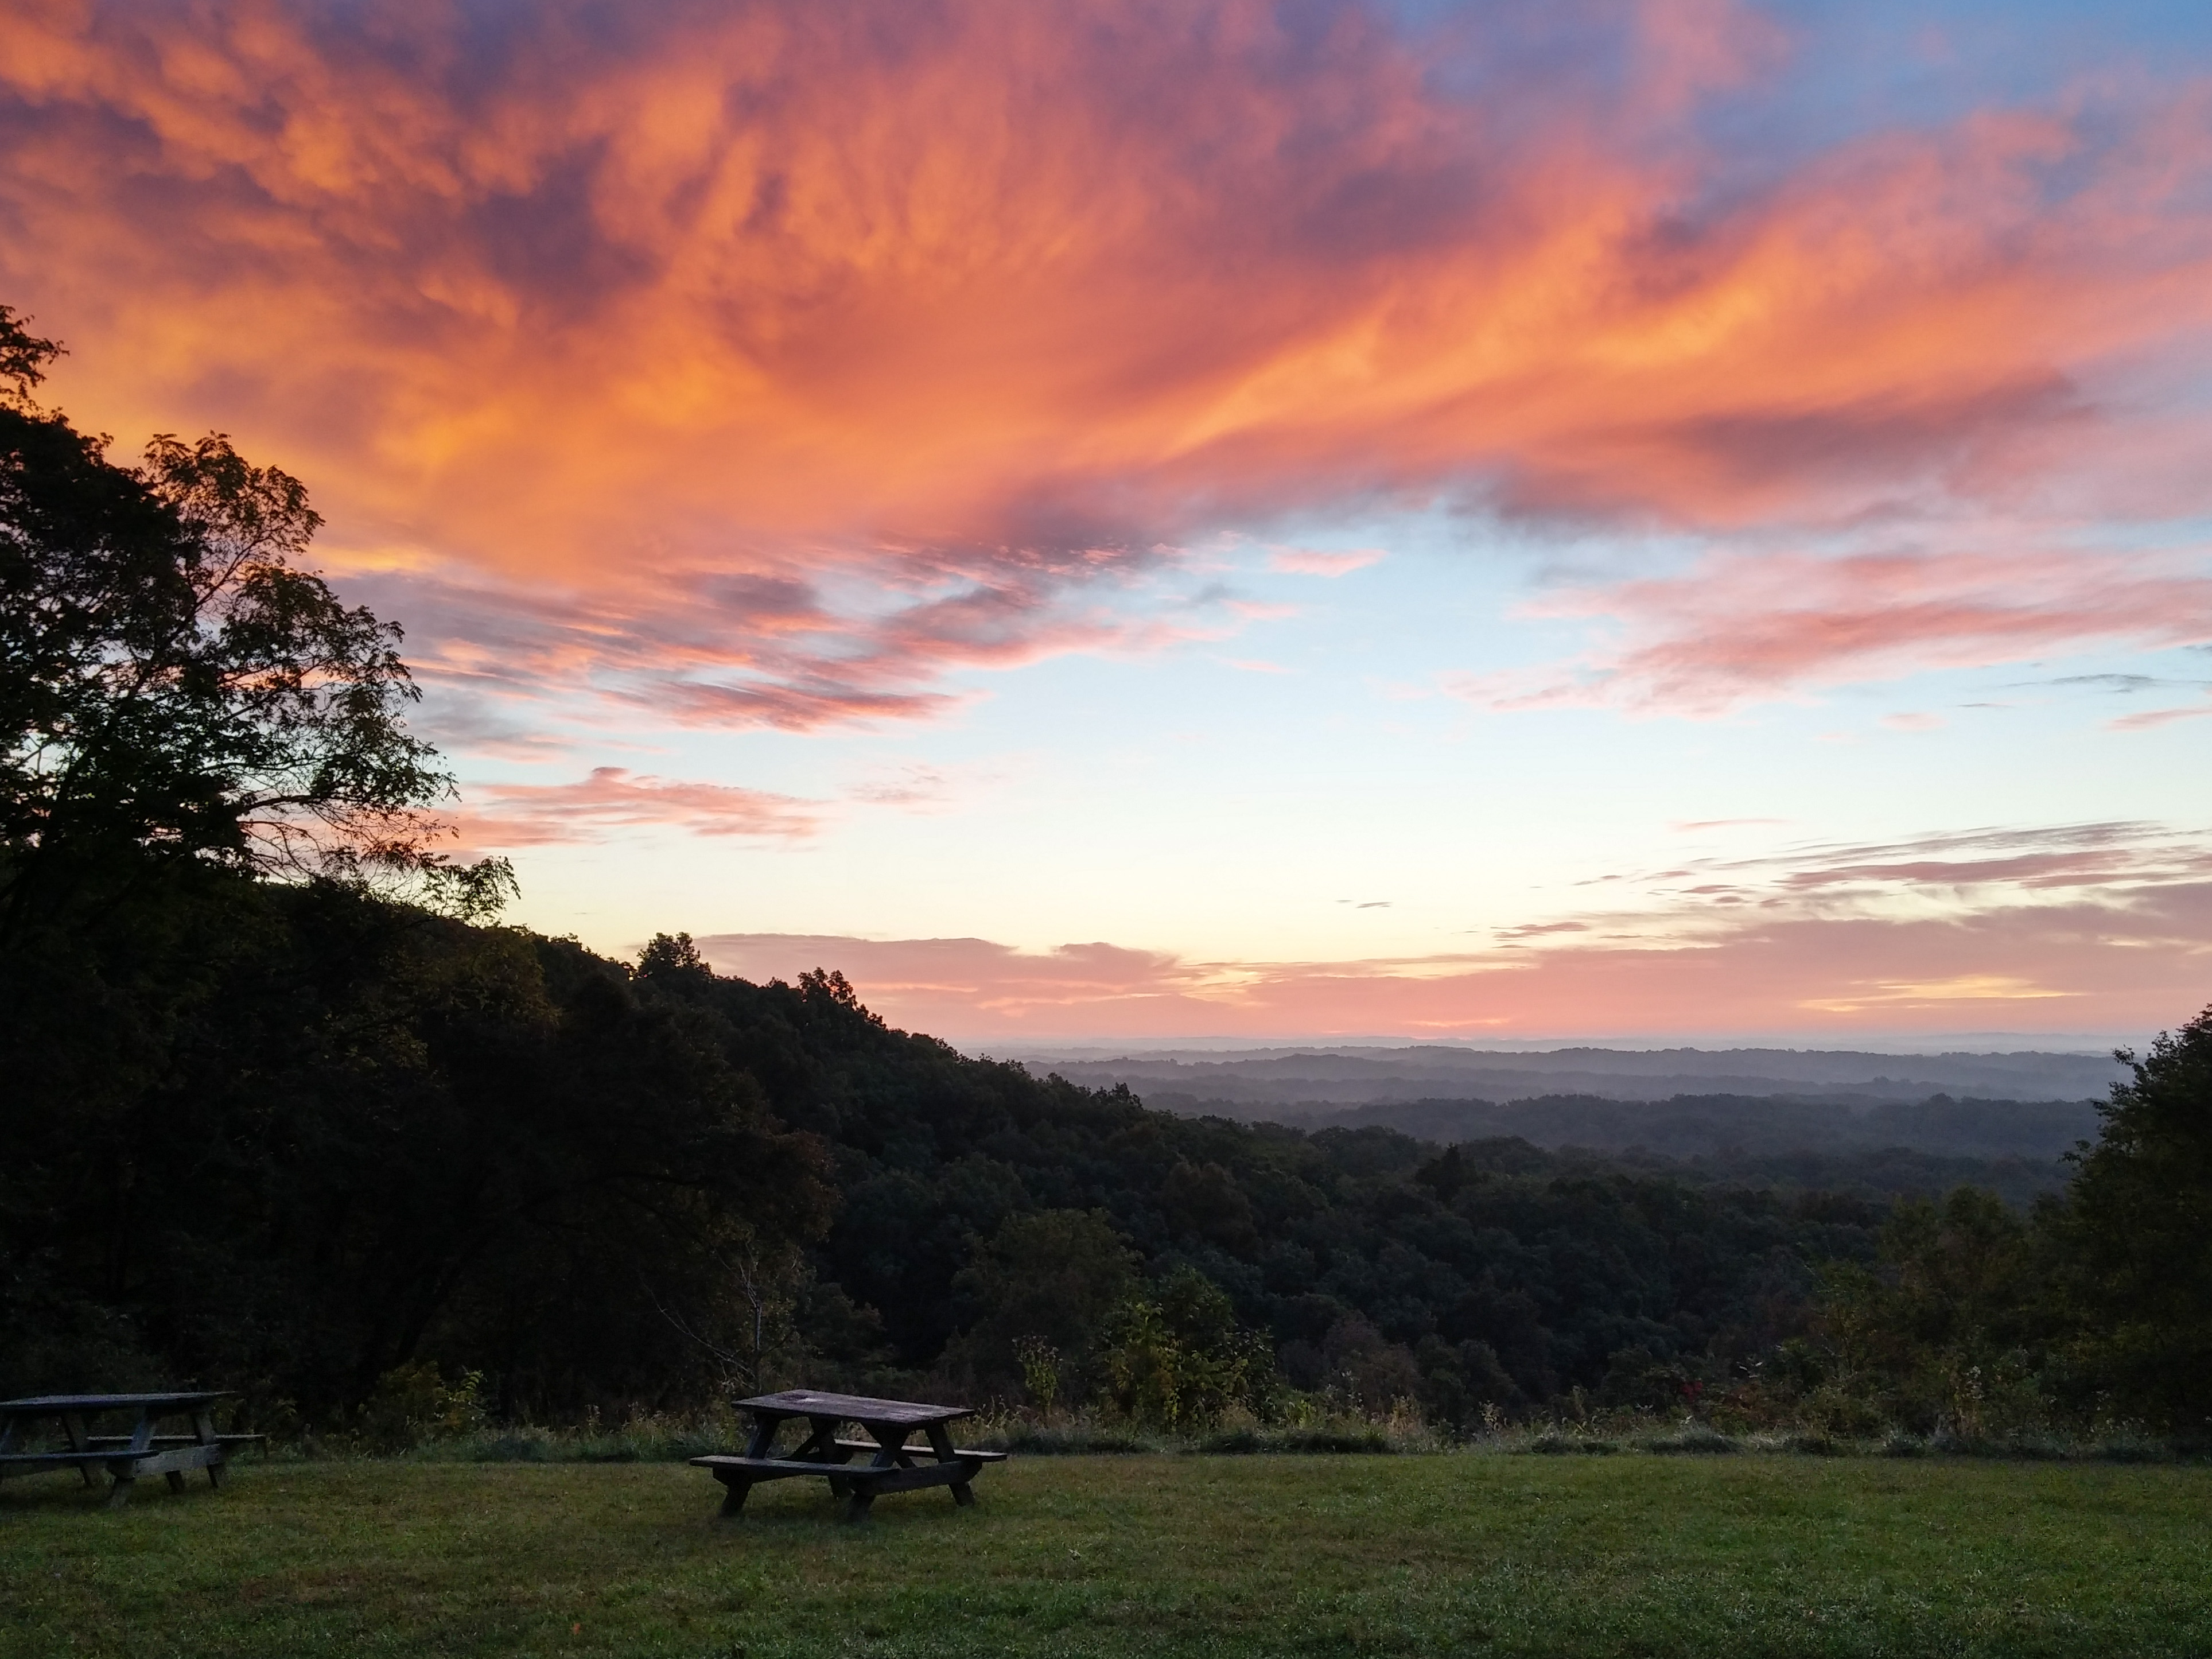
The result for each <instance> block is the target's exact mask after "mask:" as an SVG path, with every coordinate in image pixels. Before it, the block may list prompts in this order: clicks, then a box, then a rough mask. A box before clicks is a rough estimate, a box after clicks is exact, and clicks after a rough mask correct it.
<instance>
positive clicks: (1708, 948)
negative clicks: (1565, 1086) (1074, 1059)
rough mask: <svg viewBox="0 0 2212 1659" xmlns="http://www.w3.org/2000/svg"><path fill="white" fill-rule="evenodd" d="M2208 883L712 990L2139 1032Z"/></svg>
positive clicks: (1747, 1025)
mask: <svg viewBox="0 0 2212 1659" xmlns="http://www.w3.org/2000/svg"><path fill="white" fill-rule="evenodd" d="M2208 928H2212V883H2208V884H2199V885H2196V886H2192V887H2183V888H2175V889H2172V890H2167V891H2166V892H2165V893H2164V894H2162V895H2161V896H2160V900H2159V902H2157V904H2156V905H2155V906H2153V907H2148V908H2129V909H2120V908H2111V907H2106V906H2103V905H2099V904H2094V903H2081V904H2075V905H2068V906H2059V907H2051V908H2034V909H2021V910H2008V911H2003V912H1998V913H1994V914H1990V915H1979V916H1972V917H1967V918H1963V919H1959V920H1948V921H1881V920H1875V919H1869V918H1857V919H1849V920H1833V921H1828V920H1817V919H1799V920H1795V921H1747V922H1746V923H1745V924H1744V925H1743V926H1742V927H1739V928H1737V929H1735V930H1732V931H1729V932H1727V933H1716V934H1713V935H1711V936H1710V937H1708V938H1707V939H1705V940H1703V941H1702V942H1700V943H1698V944H1696V945H1680V946H1654V945H1640V944H1636V943H1627V944H1609V943H1602V942H1600V943H1577V944H1574V945H1559V946H1554V947H1553V948H1550V949H1547V950H1543V951H1531V952H1528V953H1524V954H1522V955H1520V956H1517V957H1514V958H1512V959H1510V961H1508V960H1501V959H1500V958H1498V957H1493V956H1488V955H1481V956H1476V955H1469V956H1462V957H1449V956H1444V957H1421V958H1413V959H1394V960H1382V961H1349V962H1316V963H1265V962H1262V963H1250V962H1229V963H1195V962H1189V961H1186V960H1183V959H1181V958H1178V957H1170V956H1164V955H1162V954H1159V953H1157V952H1148V951H1133V950H1123V949H1117V948H1115V947H1111V946H1106V945H1085V946H1066V947H1062V948H1061V949H1060V950H1059V951H1044V952H1035V953H1031V952H1024V951H1015V950H1012V949H1010V948H1009V947H1007V946H1005V945H995V944H992V943H989V942H987V941H985V940H981V939H929V940H892V941H882V940H867V939H838V938H808V939H794V938H790V937H787V936H778V935H750V934H732V935H720V936H717V937H715V938H714V939H707V940H702V949H704V950H705V951H707V954H708V957H709V958H710V959H712V960H713V961H714V963H716V965H717V966H718V967H719V968H720V969H722V970H723V971H725V972H735V973H739V974H743V975H746V976H748V977H751V978H756V979H764V978H768V977H770V976H782V977H785V978H789V977H791V976H793V975H796V974H798V973H799V972H801V971H803V970H805V969H807V968H810V967H815V966H824V967H833V968H838V969H842V971H843V972H844V973H845V974H846V975H848V977H849V978H850V979H851V980H852V981H854V985H855V986H856V987H859V989H860V994H861V995H862V997H863V998H864V999H865V1000H866V1001H867V1003H868V1005H869V1006H871V1007H872V1008H874V1009H875V1010H876V1011H877V1012H879V1013H882V1014H883V1015H884V1017H885V1018H888V1019H889V1020H890V1021H891V1022H892V1023H893V1024H897V1025H901V1026H903V1027H906V1028H908V1029H911V1030H927V1031H932V1032H937V1033H943V1034H946V1035H949V1036H955V1037H957V1038H960V1039H962V1040H963V1041H969V1042H988V1041H990V1040H993V1039H997V1040H1002V1041H1003V1040H1006V1039H1012V1038H1035V1037H1077V1036H1096V1037H1127V1036H1296V1037H1307V1038H1313V1037H1322V1036H1392V1035H1395V1036H1404V1037H1407V1038H1413V1039H1418V1038H1421V1037H1426V1036H1450V1035H1467V1036H1560V1035H1576V1034H1592V1033H1596V1034H1604V1035H1611V1036H1643V1035H1665V1036H1698V1035H1700V1034H1705V1033H1730V1034H1734V1033H1747V1032H1758V1031H1774V1032H1791V1033H1802V1032H1811V1031H1820V1032H1832V1033H1833V1034H1834V1036H1836V1037H1837V1038H1838V1040H1844V1039H1847V1038H1849V1037H1850V1036H1852V1035H1853V1034H1854V1033H1857V1034H1864V1033H1869V1032H1875V1031H1898V1032H1903V1031H1958V1030H1985V1031H1986V1030H2006V1031H2027V1032H2033V1031H2036V1030H2064V1031H2079V1030H2148V1029H2151V1028H2154V1027H2157V1026H2160V1025H2171V1024H2174V1023H2176V1022H2178V1021H2179V1020H2182V1019H2185V1018H2188V1017H2189V1016H2190V1015H2191V1013H2193V1012H2195V1010H2196V1009H2197V1007H2199V1006H2203V1004H2204V1003H2205V1002H2206V1001H2207V1000H2212V954H2208V952H2207V951H2206V949H2205V947H2204V945H2203V943H2202V941H2203V939H2205V938H2206V937H2208V933H2207V929H2208Z"/></svg>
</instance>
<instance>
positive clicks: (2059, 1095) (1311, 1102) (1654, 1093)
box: [1002, 1044, 2125, 1116]
mask: <svg viewBox="0 0 2212 1659" xmlns="http://www.w3.org/2000/svg"><path fill="white" fill-rule="evenodd" d="M1005 1057H1008V1056H1002V1058H1005ZM1013 1057H1018V1058H1020V1059H1021V1060H1023V1063H1024V1064H1025V1065H1026V1066H1028V1067H1029V1068H1030V1070H1031V1071H1032V1072H1035V1073H1038V1074H1039V1075H1042V1074H1043V1073H1047V1072H1057V1073H1060V1075H1061V1076H1062V1077H1064V1078H1066V1079H1068V1081H1070V1082H1071V1083H1081V1084H1085V1085H1090V1086H1091V1087H1094V1088H1097V1087H1110V1086H1112V1085H1115V1084H1116V1083H1126V1084H1127V1085H1129V1087H1130V1088H1131V1089H1132V1090H1133V1091H1135V1092H1137V1093H1138V1094H1140V1095H1143V1096H1145V1097H1147V1098H1152V1097H1155V1096H1157V1097H1159V1098H1160V1099H1161V1100H1162V1101H1163V1103H1164V1102H1165V1101H1166V1100H1167V1099H1168V1098H1169V1097H1188V1098H1190V1099H1194V1100H1203V1101H1208V1102H1220V1103H1227V1104H1230V1105H1232V1106H1240V1107H1261V1106H1264V1107H1281V1106H1286V1105H1291V1104H1296V1105H1297V1106H1299V1107H1300V1108H1301V1109H1312V1108H1315V1107H1319V1106H1328V1105H1334V1106H1339V1107H1341V1106H1354V1105H1363V1104H1366V1103H1371V1102H1376V1101H1407V1100H1472V1099H1479V1100H1486V1101H1499V1100H1520V1099H1527V1098H1530V1097H1536V1096H1542V1095H1574V1096H1591V1097H1598V1098H1601V1099H1607V1100H1647V1101H1650V1100H1668V1099H1671V1098H1673V1097H1675V1096H1677V1095H1698V1096H1723V1095H1727V1096H1742V1097H1790V1098H1796V1099H1804V1100H1808V1101H1826V1102H1832V1103H1835V1104H1838V1105H1842V1106H1849V1107H1860V1108H1864V1107H1870V1106H1873V1105H1875V1104H1878V1103H1882V1102H1899V1103H1906V1102H1911V1101H1918V1100H1925V1099H1926V1098H1928V1097H1929V1096H1930V1095H1936V1094H1948V1095H1952V1096H1954V1097H1960V1098H1976V1097H1978V1098H1981V1099H1987V1100H2086V1099H2090V1098H2093V1097H2094V1098H2101V1097H2103V1095H2104V1093H2105V1091H2106V1088H2107V1087H2108V1086H2109V1085H2111V1084H2112V1083H2114V1082H2117V1081H2118V1080H2119V1079H2121V1078H2122V1077H2123V1076H2124V1075H2125V1073H2124V1072H2123V1070H2122V1068H2121V1067H2120V1066H2118V1064H2117V1063H2116V1062H2115V1061H2114V1060H2112V1057H2111V1056H2110V1055H2109V1054H2050V1053H2030V1054H1963V1053H1961V1054H1869V1053H1863V1052H1856V1051H1851V1050H1845V1049H1795V1048H1718V1049H1701V1048H1666V1049H1626V1048H1554V1049H1547V1050H1541V1051H1531V1052H1527V1053H1500V1052H1497V1051H1492V1050H1482V1049H1469V1048H1448V1047H1444V1046H1443V1045H1439V1044H1411V1045H1407V1046H1406V1047H1402V1048H1385V1047H1369V1046H1345V1047H1336V1048H1330V1047H1321V1046H1316V1047H1301V1048H1264V1049H1246V1050H1242V1051H1237V1052H1234V1053H1226V1054H1225V1053H1219V1052H1209V1051H1205V1050H1183V1051H1180V1052H1172V1051H1171V1052H1165V1053H1152V1054H1126V1055H1119V1056H1115V1055H1110V1054H1099V1053H1097V1051H1095V1050H1093V1051H1091V1052H1089V1053H1075V1054H1065V1055H1055V1054H1042V1053H1038V1054H1024V1055H1020V1056H1013ZM1236 1115H1239V1116H1249V1115H1250V1114H1249V1113H1247V1112H1238V1113H1237V1114H1236Z"/></svg>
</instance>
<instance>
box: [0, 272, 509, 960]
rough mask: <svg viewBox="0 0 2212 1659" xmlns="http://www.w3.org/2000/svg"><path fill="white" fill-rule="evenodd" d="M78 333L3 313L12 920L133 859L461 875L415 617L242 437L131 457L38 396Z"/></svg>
mask: <svg viewBox="0 0 2212 1659" xmlns="http://www.w3.org/2000/svg"><path fill="white" fill-rule="evenodd" d="M58 349H59V348H58V347H57V346H56V345H55V344H54V343H52V341H49V340H45V339H41V338H39V337H36V336H33V335H32V334H31V333H30V332H29V331H28V330H27V328H26V327H25V326H24V325H23V322H22V319H20V318H18V317H17V316H16V315H15V313H13V312H12V311H10V310H9V309H8V308H7V307H0V848H4V855H0V895H4V901H5V906H6V909H5V913H4V920H0V926H9V927H14V926H18V925H20V924H21V922H22V921H24V920H25V916H26V912H27V910H28V909H30V908H35V907H36V906H38V905H39V904H40V903H41V902H52V901H54V900H56V899H58V897H59V896H64V895H66V894H67V893H68V892H70V890H73V889H74V888H75V887H76V885H77V884H80V883H81V882H82V879H83V877H84V873H85V872H86V870H87V869H88V868H89V867H93V866H98V865H100V864H101V863H102V862H103V861H104V860H112V858H113V857H114V855H116V854H118V853H121V854H132V855H137V858H136V860H135V861H136V862H138V863H141V864H143V859H144V856H145V855H152V856H154V857H155V858H157V859H158V858H168V857H176V856H185V857H190V858H194V859H197V860H213V861H216V862H221V863H226V864H229V865H233V866H243V867H248V868H256V869H264V870H265V869H270V868H274V867H286V868H292V869H307V870H313V869H326V868H329V867H331V866H333V865H336V866H341V867H344V868H348V869H352V870H355V871H359V870H362V869H363V868H368V867H375V866H383V867H386V868H400V869H415V870H417V871H421V870H430V871H437V870H439V869H440V868H441V861H440V860H437V859H436V858H435V855H433V854H431V853H430V852H429V851H428V848H429V844H430V839H431V837H432V836H433V835H434V834H435V823H434V821H433V820H432V819H430V818H429V817H427V816H426V809H427V808H428V807H429V806H430V805H433V804H434V803H435V802H436V801H438V800H440V799H442V798H444V797H446V796H447V795H448V794H450V793H451V790H452V783H451V780H450V779H449V778H448V777H447V775H446V774H445V773H444V772H443V771H442V770H441V769H440V767H439V765H438V763H437V757H436V755H435V751H434V750H431V748H430V747H429V746H428V744H424V743H422V741H420V740H419V739H417V738H414V737H413V736H411V735H410V734H409V732H407V730H406V727H405V726H404V722H403V721H402V719H401V715H402V714H403V712H404V709H405V708H406V707H407V705H409V704H410V702H413V701H414V700H415V698H416V696H417V695H418V694H417V692H416V689H415V687H414V685H413V684H412V683H411V682H410V678H409V676H408V672H407V669H406V666H405V665H404V663H403V662H402V661H401V660H400V659H399V655H398V642H399V637H400V630H399V629H398V625H397V624H395V623H386V622H381V621H380V620H379V619H378V618H377V617H374V615H372V614H371V613H370V612H369V611H367V610H365V609H362V608H361V607H359V606H351V607H349V606H347V605H343V604H342V603H341V602H340V601H339V599H337V595H336V594H334V593H333V592H331V589H330V586H329V585H328V584H327V583H325V581H324V580H322V578H321V577H320V576H319V575H317V574H314V573H313V572H312V571H310V570H307V569H305V568H302V567H301V563H300V560H301V556H302V555H303V554H304V552H305V551H306V549H307V544H308V542H309V540H310V538H312V537H313V535H314V533H315V531H316V528H317V527H318V526H319V524H320V522H321V520H319V518H318V516H317V515H316V513H314V511H313V508H311V507H309V506H308V504H307V491H306V489H304V488H303V487H302V486H301V483H299V481H298V480H297V479H295V478H292V477H288V476H286V475H285V474H284V473H283V472H281V471H277V470H276V468H274V467H258V466H254V465H251V464H250V463H249V462H247V461H246V459H244V458H243V457H241V456H240V454H239V453H237V451H236V450H234V448H233V447H231V445H230V442H229V441H228V439H226V438H224V437H222V435H209V436H207V437H205V438H202V439H200V440H199V441H197V442H193V443H185V442H183V441H179V440H178V439H176V438H173V437H169V436H166V435H165V436H159V437H156V438H155V439H154V440H153V441H152V442H150V443H149V445H148V446H147V447H146V451H145V455H144V459H143V462H142V464H141V465H137V466H135V467H125V466H118V465H115V464H113V463H112V462H111V461H109V460H108V459H106V439H104V438H100V437H94V436H90V435H86V434H83V433H81V432H79V431H77V430H76V428H74V427H73V426H72V425H71V424H70V422H69V420H68V419H67V417H66V416H63V415H61V414H59V413H58V412H53V411H49V410H42V409H40V407H39V406H38V405H37V404H36V403H35V402H34V401H33V392H34V390H35V389H36V387H37V386H38V385H39V384H40V380H41V378H42V376H43V371H44V368H45V366H46V364H47V363H48V362H51V361H52V358H53V357H54V356H56V355H57V353H58ZM485 873H486V874H487V875H489V873H491V872H485ZM480 879H481V878H480Z"/></svg>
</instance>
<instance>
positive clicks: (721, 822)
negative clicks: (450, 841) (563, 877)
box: [458, 766, 823, 850]
mask: <svg viewBox="0 0 2212 1659" xmlns="http://www.w3.org/2000/svg"><path fill="white" fill-rule="evenodd" d="M464 801H465V805H464V806H463V809H462V811H460V813H459V817H458V828H459V831H460V836H461V841H462V843H463V845H464V846H465V847H467V848H471V849H477V848H488V849H492V850H498V849H502V848H516V847H534V846H541V845H544V844H545V843H547V842H568V841H590V840H594V839H597V838H598V837H599V836H602V835H604V834H605V833H606V832H607V831H608V830H610V829H640V828H662V827H665V828H672V829H685V830H689V831H690V833H691V834H693V835H695V836H763V837H769V838H774V839H781V840H799V839H804V838H805V837H806V836H811V835H814V834H815V833H816V832H817V830H818V829H820V827H821V819H822V814H823V809H822V807H821V806H820V805H819V804H818V803H817V802H813V801H803V800H797V799H793V798H792V797H790V796H788V795H775V794H768V793H763V792H762V791H760V790H757V789H737V788H732V787H729V786H727V785H725V784H717V783H686V782H682V781H677V780H674V779H670V778H656V777H648V776H641V775H636V774H633V773H630V772H628V771H625V770H624V769H622V768H621V767H617V766H600V767H594V768H593V769H592V771H591V773H590V775H588V776H586V777H584V778H581V779H580V780H578V781H576V782H574V783H556V784H526V783H501V784H478V785H474V786H471V787H470V788H469V789H468V790H467V791H466V792H465V796H464Z"/></svg>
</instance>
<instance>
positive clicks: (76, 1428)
mask: <svg viewBox="0 0 2212 1659" xmlns="http://www.w3.org/2000/svg"><path fill="white" fill-rule="evenodd" d="M62 1432H63V1433H64V1434H65V1435H67V1436H68V1437H69V1443H70V1450H71V1451H90V1450H91V1449H92V1445H91V1443H90V1441H89V1439H88V1437H87V1436H86V1434H85V1431H84V1418H83V1416H82V1414H81V1413H76V1412H64V1413H62ZM97 1467H98V1465H96V1464H94V1463H93V1462H90V1461H89V1460H88V1461H86V1462H82V1463H80V1464H78V1465H77V1466H76V1472H77V1473H78V1474H81V1475H82V1476H83V1477H84V1484H85V1485H86V1486H93V1485H94V1484H96V1483H95V1482H94V1478H93V1473H92V1472H93V1470H94V1468H97Z"/></svg>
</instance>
